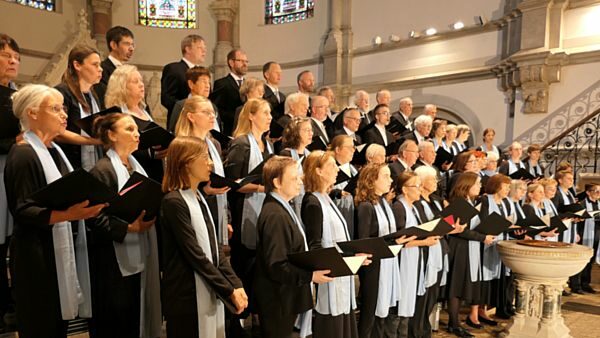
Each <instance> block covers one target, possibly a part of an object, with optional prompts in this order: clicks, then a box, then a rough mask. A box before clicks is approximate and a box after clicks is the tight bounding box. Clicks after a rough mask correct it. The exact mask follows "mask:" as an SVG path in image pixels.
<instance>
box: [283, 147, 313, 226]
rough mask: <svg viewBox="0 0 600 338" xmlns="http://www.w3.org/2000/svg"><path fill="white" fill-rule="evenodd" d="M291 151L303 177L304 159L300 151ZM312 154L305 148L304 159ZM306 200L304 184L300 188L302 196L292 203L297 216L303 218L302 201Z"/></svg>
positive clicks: (299, 195)
mask: <svg viewBox="0 0 600 338" xmlns="http://www.w3.org/2000/svg"><path fill="white" fill-rule="evenodd" d="M288 150H289V151H290V155H291V157H292V158H293V159H294V161H296V163H298V174H300V175H303V174H304V170H303V169H302V159H301V158H300V154H298V150H296V149H288ZM309 154H310V151H309V150H308V149H306V148H304V152H303V153H302V155H303V158H306V157H307V156H308V155H309ZM303 198H304V184H302V186H301V187H300V194H298V196H296V197H294V198H293V199H292V201H291V203H292V206H293V207H294V212H295V213H296V216H298V217H301V209H302V199H303Z"/></svg>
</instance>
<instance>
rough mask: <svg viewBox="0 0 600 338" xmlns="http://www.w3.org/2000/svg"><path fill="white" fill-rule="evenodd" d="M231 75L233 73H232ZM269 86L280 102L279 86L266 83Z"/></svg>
mask: <svg viewBox="0 0 600 338" xmlns="http://www.w3.org/2000/svg"><path fill="white" fill-rule="evenodd" d="M232 76H233V75H232ZM266 85H267V86H268V87H269V88H271V91H272V92H273V94H275V97H276V98H277V101H278V102H281V97H280V96H279V88H277V87H274V86H272V85H270V84H268V83H267V84H266Z"/></svg>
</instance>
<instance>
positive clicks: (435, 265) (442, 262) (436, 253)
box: [419, 200, 449, 288]
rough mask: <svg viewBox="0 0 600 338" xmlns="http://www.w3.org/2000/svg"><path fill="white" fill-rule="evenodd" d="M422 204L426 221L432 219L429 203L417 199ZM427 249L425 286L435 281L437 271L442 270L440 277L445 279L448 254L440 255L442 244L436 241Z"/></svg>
mask: <svg viewBox="0 0 600 338" xmlns="http://www.w3.org/2000/svg"><path fill="white" fill-rule="evenodd" d="M419 202H420V203H421V205H422V206H423V210H424V211H425V216H427V221H432V220H433V219H434V218H435V216H434V215H433V211H432V210H431V208H430V207H429V203H427V201H425V200H421V201H419ZM426 249H428V250H429V255H428V257H427V266H426V268H425V287H426V288H428V287H430V286H432V285H434V284H435V283H436V282H437V277H438V273H439V272H440V271H443V272H442V279H445V277H446V274H447V273H448V271H449V269H448V255H444V257H442V244H441V243H439V242H438V243H437V244H436V245H433V246H430V247H428V248H426Z"/></svg>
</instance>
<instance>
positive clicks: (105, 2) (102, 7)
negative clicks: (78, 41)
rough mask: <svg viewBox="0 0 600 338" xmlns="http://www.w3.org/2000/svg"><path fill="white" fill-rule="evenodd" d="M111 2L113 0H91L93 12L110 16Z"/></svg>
mask: <svg viewBox="0 0 600 338" xmlns="http://www.w3.org/2000/svg"><path fill="white" fill-rule="evenodd" d="M112 3H113V0H91V5H92V9H93V12H94V13H102V14H106V15H109V16H112ZM136 9H137V5H136Z"/></svg>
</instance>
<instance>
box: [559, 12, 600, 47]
mask: <svg viewBox="0 0 600 338" xmlns="http://www.w3.org/2000/svg"><path fill="white" fill-rule="evenodd" d="M562 33H563V47H564V48H576V47H584V46H585V47H588V48H589V47H590V46H589V45H596V46H595V47H596V48H595V49H600V5H593V6H586V7H581V8H575V9H572V10H568V11H566V12H565V15H564V29H563V32H562Z"/></svg>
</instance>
